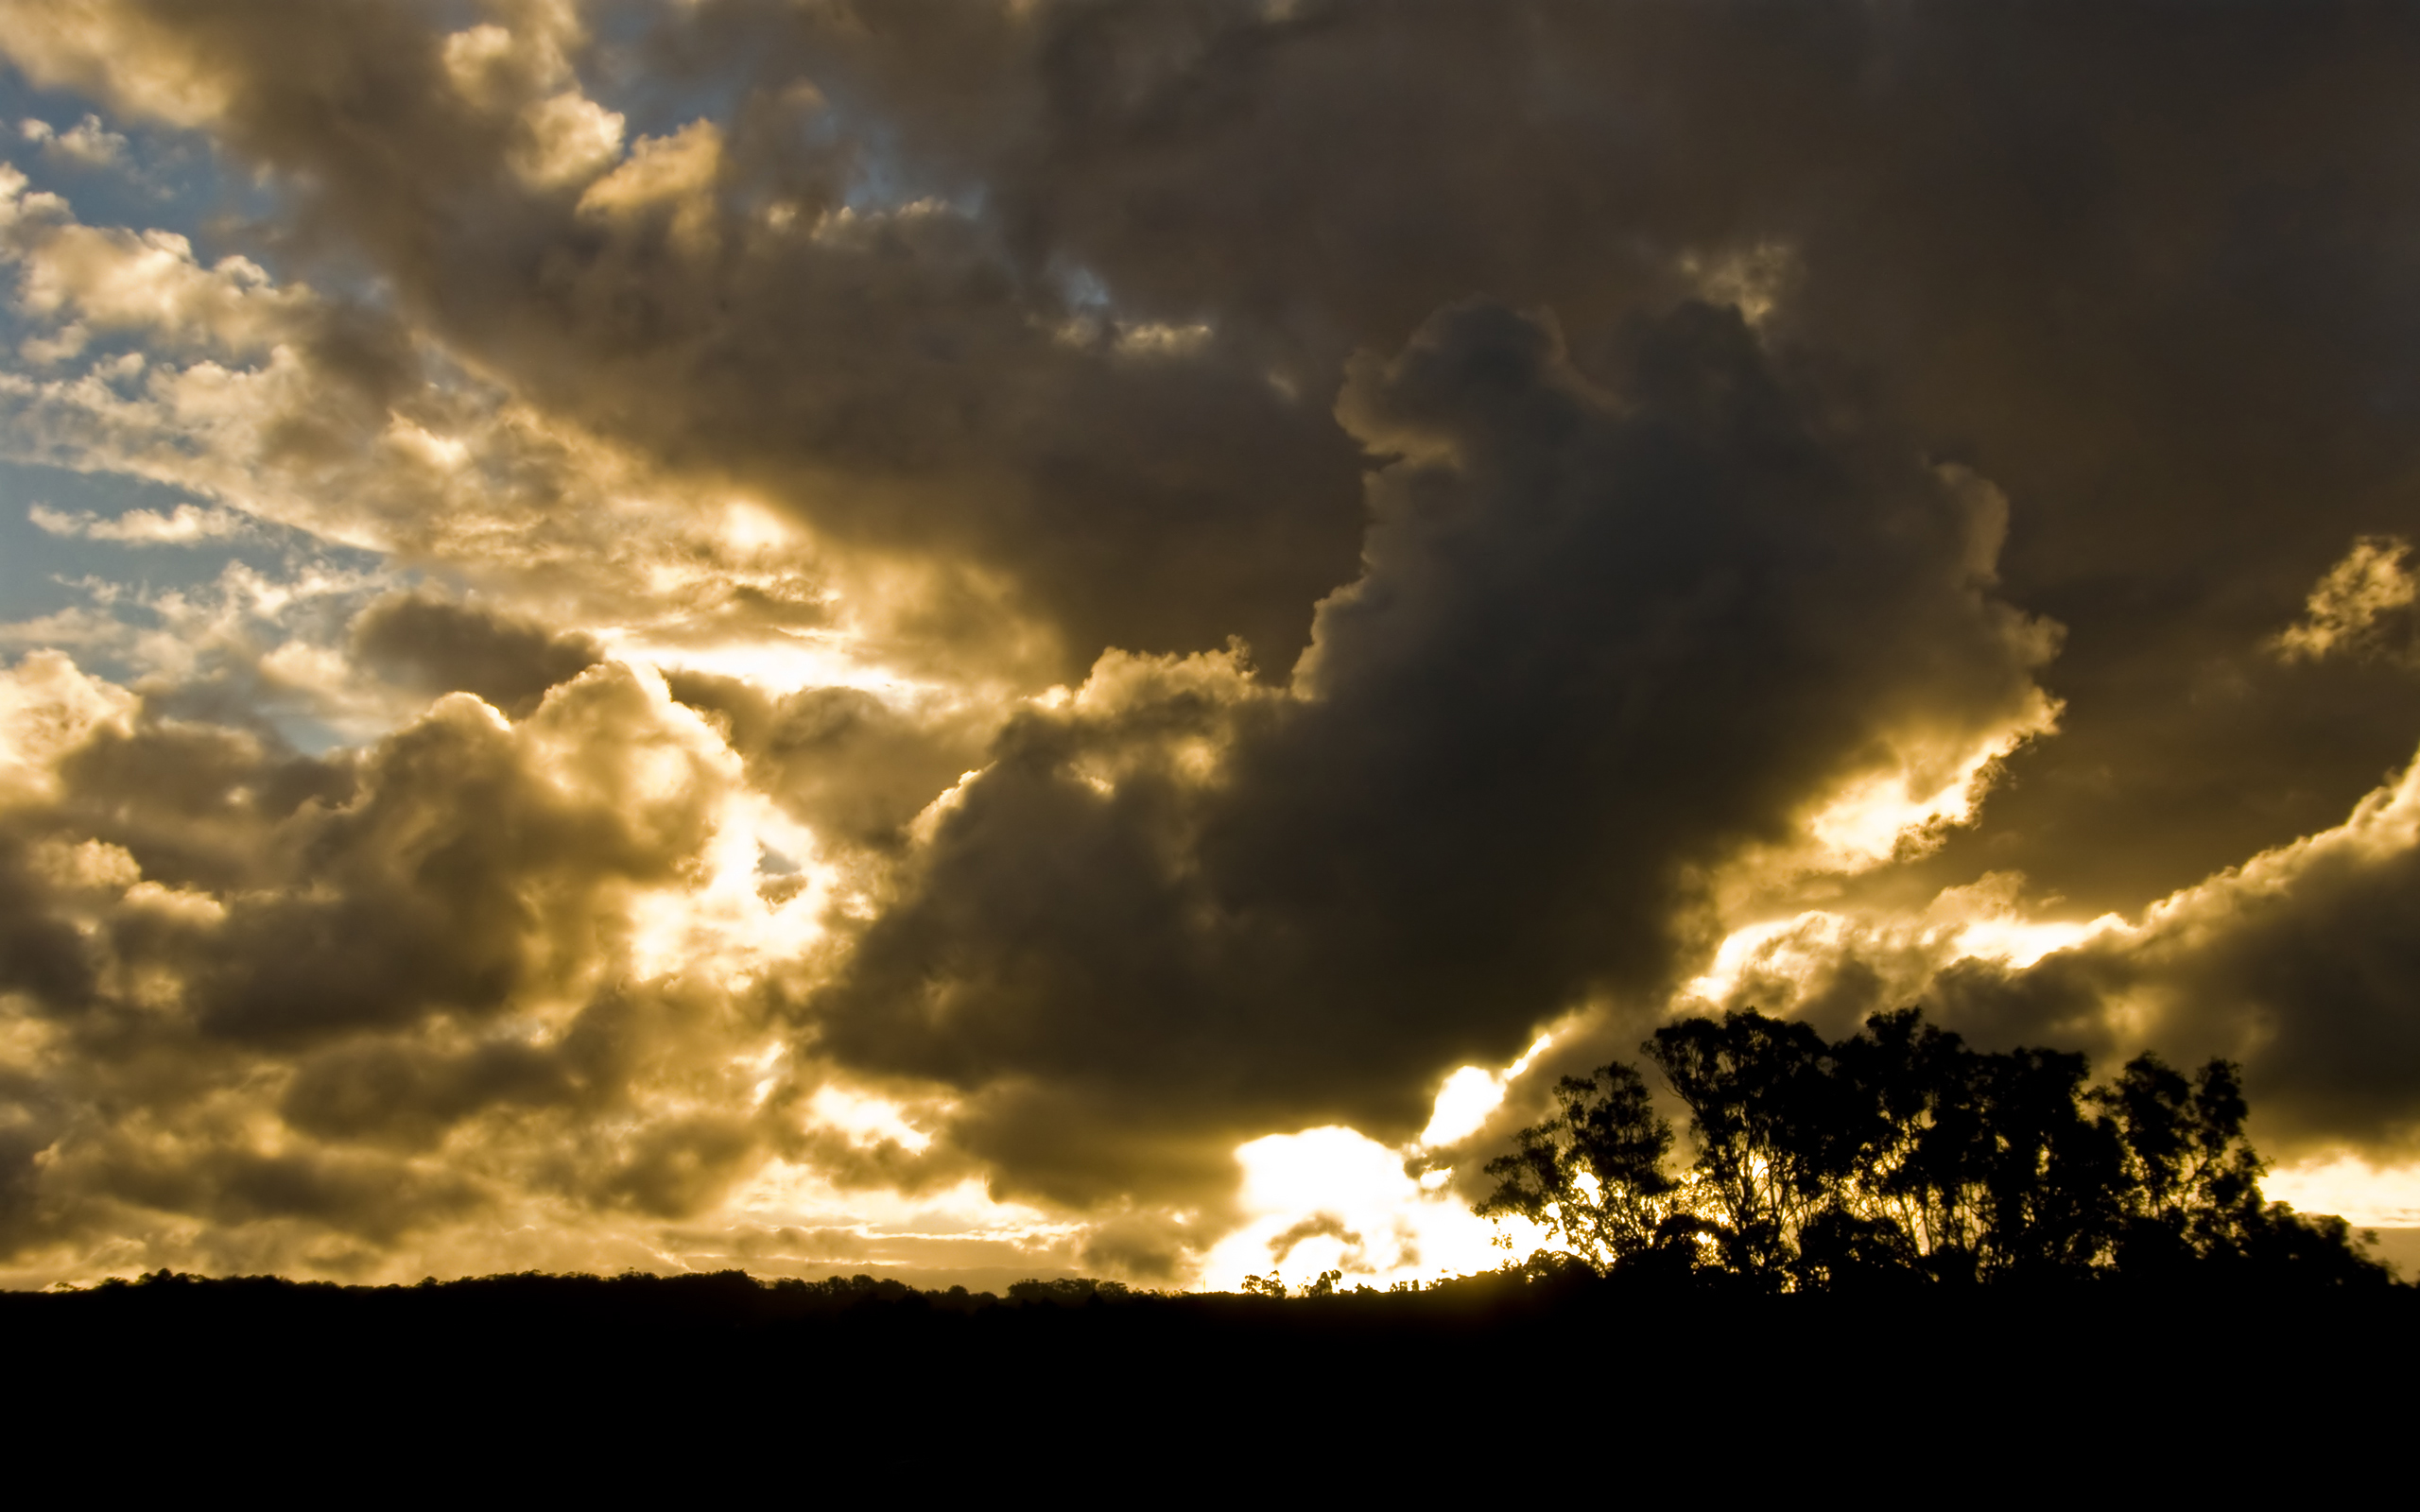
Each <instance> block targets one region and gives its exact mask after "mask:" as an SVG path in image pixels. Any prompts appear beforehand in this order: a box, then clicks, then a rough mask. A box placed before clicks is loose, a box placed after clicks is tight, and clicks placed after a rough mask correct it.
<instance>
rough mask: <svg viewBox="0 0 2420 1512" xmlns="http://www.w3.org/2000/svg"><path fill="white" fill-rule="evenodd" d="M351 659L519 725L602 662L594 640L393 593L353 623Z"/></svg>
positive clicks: (492, 613)
mask: <svg viewBox="0 0 2420 1512" xmlns="http://www.w3.org/2000/svg"><path fill="white" fill-rule="evenodd" d="M353 651H354V655H355V656H356V657H359V658H360V659H361V660H362V661H364V662H368V663H369V664H370V665H372V667H376V668H378V669H379V670H381V671H384V672H386V673H388V674H389V676H391V677H394V678H395V679H397V680H398V681H400V682H402V683H404V684H405V685H406V686H407V687H410V688H413V689H415V690H416V691H418V692H421V693H426V694H441V693H475V694H477V695H478V696H480V697H482V698H484V699H486V700H487V701H488V702H490V703H492V704H493V705H495V706H496V707H497V708H498V709H500V710H502V711H504V713H506V714H508V715H510V717H512V718H515V719H520V718H525V717H527V715H528V713H530V711H532V710H534V709H536V708H537V707H538V700H539V699H541V698H543V697H544V696H545V695H546V690H547V689H549V688H551V687H553V686H554V685H555V684H557V683H559V682H568V681H569V680H571V679H573V678H575V677H577V676H579V674H580V673H582V672H584V671H586V670H587V669H588V668H590V667H592V666H594V665H596V662H598V661H600V660H602V658H603V652H602V651H601V649H600V648H599V647H598V646H597V644H596V642H595V641H594V640H592V639H590V638H589V637H588V636H585V635H579V634H571V635H564V634H558V633H556V632H554V631H551V630H548V629H547V628H546V627H544V626H543V625H538V624H534V623H532V622H530V621H527V620H523V619H519V618H517V617H515V616H513V615H510V614H505V613H498V612H496V611H494V610H485V609H482V608H480V607H478V606H475V605H462V604H452V603H448V602H446V601H445V600H443V599H441V598H432V597H429V596H427V595H425V594H420V593H392V594H389V595H388V596H387V597H385V598H382V599H380V600H379V601H378V602H376V603H374V604H372V605H371V606H370V608H369V609H367V610H364V611H363V612H362V614H361V617H360V618H359V619H356V620H354V623H353Z"/></svg>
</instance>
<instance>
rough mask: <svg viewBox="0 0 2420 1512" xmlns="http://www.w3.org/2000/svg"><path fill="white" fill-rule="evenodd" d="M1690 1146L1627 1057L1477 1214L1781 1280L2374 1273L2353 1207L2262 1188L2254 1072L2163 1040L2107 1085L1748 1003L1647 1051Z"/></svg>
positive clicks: (2070, 1070) (1996, 1055) (1590, 1249)
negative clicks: (2247, 1090)
mask: <svg viewBox="0 0 2420 1512" xmlns="http://www.w3.org/2000/svg"><path fill="white" fill-rule="evenodd" d="M1640 1051H1641V1053H1642V1055H1643V1056H1644V1057H1646V1059H1647V1061H1648V1062H1649V1064H1650V1065H1651V1066H1652V1067H1653V1068H1654V1069H1655V1070H1656V1071H1657V1072H1658V1073H1660V1074H1661V1075H1662V1078H1663V1082H1664V1085H1665V1087H1666V1088H1667V1089H1668V1091H1669V1092H1670V1094H1671V1096H1672V1097H1673V1098H1674V1099H1676V1100H1677V1101H1678V1102H1679V1104H1680V1105H1681V1107H1682V1108H1685V1110H1686V1113H1687V1134H1688V1142H1689V1146H1690V1149H1691V1152H1692V1154H1691V1158H1690V1159H1689V1160H1688V1162H1687V1163H1686V1165H1685V1166H1683V1167H1681V1168H1680V1169H1678V1170H1677V1171H1675V1170H1674V1169H1673V1164H1674V1146H1675V1143H1676V1142H1675V1138H1674V1132H1673V1129H1672V1125H1671V1124H1670V1123H1669V1122H1668V1120H1667V1119H1665V1118H1664V1117H1663V1116H1662V1115H1660V1114H1659V1113H1658V1112H1657V1111H1656V1108H1655V1099H1654V1097H1653V1095H1652V1093H1651V1090H1650V1088H1649V1086H1648V1083H1647V1081H1646V1079H1645V1077H1643V1076H1642V1075H1641V1074H1640V1073H1639V1072H1638V1071H1637V1070H1636V1069H1635V1068H1634V1067H1632V1066H1630V1065H1628V1064H1625V1063H1623V1062H1621V1061H1615V1062H1612V1063H1610V1064H1607V1065H1604V1066H1601V1067H1599V1068H1598V1070H1597V1071H1596V1072H1595V1073H1594V1074H1592V1075H1589V1076H1586V1077H1579V1076H1565V1077H1564V1078H1563V1079H1562V1081H1561V1082H1560V1083H1559V1084H1558V1085H1557V1086H1556V1088H1555V1089H1554V1101H1555V1111H1554V1114H1553V1116H1551V1117H1549V1118H1547V1119H1546V1120H1544V1121H1543V1122H1541V1123H1538V1124H1534V1125H1530V1127H1528V1128H1524V1129H1522V1130H1521V1131H1520V1132H1519V1133H1518V1134H1517V1135H1515V1136H1514V1139H1513V1148H1512V1150H1511V1151H1509V1152H1508V1153H1506V1154H1504V1155H1502V1156H1499V1157H1498V1158H1496V1159H1495V1160H1491V1161H1490V1162H1489V1163H1488V1165H1487V1167H1486V1174H1487V1175H1488V1176H1489V1177H1493V1178H1495V1188H1494V1190H1493V1191H1492V1192H1491V1193H1490V1194H1489V1195H1488V1196H1487V1198H1486V1199H1485V1200H1483V1201H1481V1202H1480V1203H1478V1208H1477V1211H1478V1212H1479V1214H1480V1215H1481V1216H1483V1217H1492V1218H1497V1219H1502V1218H1508V1217H1521V1218H1527V1219H1529V1220H1530V1222H1532V1223H1534V1224H1536V1225H1537V1226H1538V1227H1539V1228H1540V1229H1543V1230H1545V1232H1546V1234H1547V1242H1548V1245H1549V1246H1560V1247H1561V1248H1562V1249H1564V1250H1567V1251H1568V1252H1569V1253H1571V1254H1573V1255H1575V1256H1577V1257H1579V1258H1580V1259H1581V1260H1582V1261H1584V1262H1586V1263H1588V1264H1589V1265H1591V1266H1593V1267H1594V1268H1596V1269H1597V1270H1599V1271H1600V1272H1608V1273H1610V1272H1616V1271H1632V1272H1635V1271H1657V1270H1662V1271H1669V1272H1683V1273H1692V1274H1694V1273H1700V1272H1709V1271H1711V1272H1727V1273H1730V1274H1732V1275H1735V1276H1738V1277H1743V1278H1750V1279H1753V1280H1755V1281H1757V1282H1759V1283H1761V1284H1763V1285H1765V1286H1768V1287H1771V1288H1772V1289H1775V1290H1812V1289H1840V1288H1871V1287H1877V1286H1894V1285H1920V1284H1926V1283H1959V1282H1965V1283H1974V1282H1994V1283H2007V1282H2023V1281H2048V1280H2082V1279H2088V1278H2096V1277H2125V1278H2131V1279H2155V1278H2176V1277H2183V1276H2186V1275H2193V1276H2200V1277H2217V1276H2232V1277H2240V1278H2258V1279H2275V1280H2294V1281H2297V1282H2311V1283H2317V1284H2324V1285H2345V1284H2367V1283H2377V1282H2382V1281H2384V1280H2387V1279H2388V1273H2387V1271H2386V1269H2385V1267H2383V1266H2382V1265H2379V1264H2378V1263H2376V1262H2374V1261H2372V1260H2370V1259H2368V1258H2366V1257H2365V1256H2364V1255H2363V1254H2362V1253H2361V1251H2360V1248H2359V1246H2358V1245H2357V1243H2356V1240H2355V1237H2354V1235H2353V1234H2352V1232H2351V1231H2350V1229H2348V1228H2347V1226H2346V1225H2345V1223H2344V1222H2343V1220H2342V1219H2341V1218H2331V1217H2312V1216H2307V1215H2304V1214H2301V1213H2297V1212H2295V1211H2293V1210H2292V1209H2290V1208H2289V1207H2287V1206H2286V1205H2284V1204H2282V1203H2270V1202H2265V1201H2264V1200H2263V1198H2262V1195H2261V1192H2260V1177H2261V1175H2262V1173H2263V1170H2264V1165H2263V1162H2262V1160H2261V1159H2260V1157H2259V1155H2258V1154H2257V1152H2256V1151H2255V1150H2254V1149H2253V1147H2252V1145H2251V1143H2250V1142H2249V1141H2248V1140H2247V1139H2246V1138H2245V1135H2244V1121H2245V1118H2246V1116H2247V1114H2248V1112H2249V1108H2248V1106H2247V1104H2246V1103H2245V1100H2244V1095H2243V1088H2242V1080H2241V1075H2240V1073H2239V1072H2238V1068H2237V1067H2236V1066H2235V1065H2233V1064H2232V1063H2230V1062H2228V1061H2225V1060H2212V1061H2210V1062H2209V1063H2208V1064H2206V1065H2204V1066H2203V1067H2202V1068H2201V1069H2200V1070H2199V1071H2198V1072H2196V1073H2194V1074H2191V1075H2189V1076H2188V1075H2187V1074H2185V1073H2183V1072H2180V1071H2177V1070H2175V1069H2173V1068H2171V1067H2169V1065H2167V1064H2166V1063H2164V1062H2163V1061H2161V1060H2160V1058H2159V1057H2156V1056H2153V1055H2149V1054H2146V1055H2142V1056H2138V1057H2135V1059H2133V1060H2131V1061H2128V1062H2127V1063H2126V1065H2125V1066H2124V1067H2123V1069H2121V1070H2120V1071H2119V1073H2118V1076H2117V1078H2116V1079H2115V1080H2114V1081H2111V1082H2109V1083H2107V1084H2105V1085H2100V1086H2095V1085H2092V1084H2090V1081H2089V1077H2090V1066H2089V1063H2088V1061H2087V1060H2086V1057H2083V1056H2082V1055H2080V1054H2074V1053H2070V1052H2063V1051H2056V1050H2042V1049H2017V1050H2010V1051H2002V1052H1985V1051H1979V1050H1977V1049H1975V1048H1973V1047H1972V1046H1970V1045H1968V1044H1967V1043H1966V1042H1965V1041H1964V1040H1962V1039H1961V1038H1960V1037H1959V1036H1958V1035H1956V1034H1953V1033H1950V1032H1947V1031H1945V1030H1943V1029H1941V1028H1939V1027H1937V1026H1935V1025H1932V1024H1929V1023H1927V1022H1924V1018H1923V1015H1922V1013H1921V1012H1920V1011H1919V1010H1918V1009H1915V1008H1907V1009H1903V1010H1900V1011H1898V1012H1894V1013H1882V1014H1876V1015H1875V1016H1874V1017H1872V1018H1870V1019H1868V1020H1867V1021H1866V1023H1865V1026H1864V1028H1863V1029H1862V1030H1860V1031H1859V1032H1858V1034H1856V1035H1853V1036H1851V1037H1849V1038H1847V1039H1843V1040H1830V1041H1827V1040H1824V1037H1823V1036H1822V1035H1821V1034H1819V1033H1817V1032H1816V1031H1815V1030H1814V1029H1813V1028H1812V1027H1810V1026H1808V1025H1806V1024H1805V1023H1800V1022H1792V1021H1787V1020H1779V1019H1772V1018H1767V1017H1766V1016H1764V1015H1763V1014H1761V1013H1756V1012H1754V1011H1751V1012H1745V1013H1726V1014H1724V1015H1723V1016H1722V1017H1721V1018H1720V1019H1713V1018H1691V1019H1684V1020H1680V1021H1678V1022H1672V1023H1668V1024H1666V1025H1665V1026H1664V1027H1662V1028H1660V1029H1658V1030H1656V1031H1655V1034H1654V1036H1653V1037H1652V1038H1651V1039H1650V1040H1648V1041H1647V1042H1646V1043H1645V1044H1644V1045H1642V1046H1641V1047H1640Z"/></svg>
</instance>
